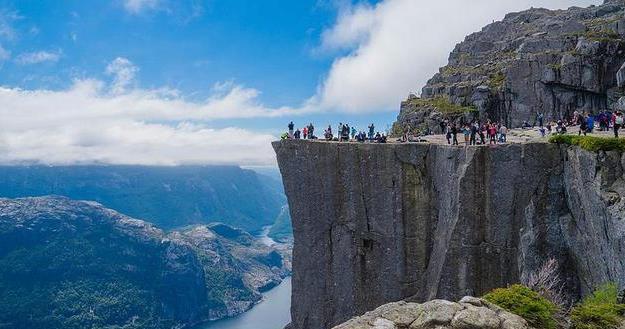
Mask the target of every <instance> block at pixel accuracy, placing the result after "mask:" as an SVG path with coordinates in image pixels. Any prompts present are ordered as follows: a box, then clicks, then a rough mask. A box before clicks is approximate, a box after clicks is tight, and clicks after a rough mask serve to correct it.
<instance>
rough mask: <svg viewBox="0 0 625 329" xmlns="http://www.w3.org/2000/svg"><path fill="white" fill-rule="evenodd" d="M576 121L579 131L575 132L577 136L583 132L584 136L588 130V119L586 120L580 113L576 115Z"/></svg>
mask: <svg viewBox="0 0 625 329" xmlns="http://www.w3.org/2000/svg"><path fill="white" fill-rule="evenodd" d="M577 122H578V123H579V131H578V132H577V136H581V134H584V136H586V132H587V131H588V121H586V119H585V118H584V116H583V115H581V114H580V115H579V116H578V117H577Z"/></svg>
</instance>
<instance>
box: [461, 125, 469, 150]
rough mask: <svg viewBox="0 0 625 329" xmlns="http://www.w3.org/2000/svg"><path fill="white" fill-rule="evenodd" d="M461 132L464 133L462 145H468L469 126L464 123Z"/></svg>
mask: <svg viewBox="0 0 625 329" xmlns="http://www.w3.org/2000/svg"><path fill="white" fill-rule="evenodd" d="M462 134H463V135H464V146H469V143H470V142H471V128H469V126H468V125H464V127H463V128H462Z"/></svg>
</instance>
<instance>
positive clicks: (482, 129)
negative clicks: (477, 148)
mask: <svg viewBox="0 0 625 329" xmlns="http://www.w3.org/2000/svg"><path fill="white" fill-rule="evenodd" d="M485 132H486V125H481V126H480V131H479V134H480V145H486V134H485Z"/></svg>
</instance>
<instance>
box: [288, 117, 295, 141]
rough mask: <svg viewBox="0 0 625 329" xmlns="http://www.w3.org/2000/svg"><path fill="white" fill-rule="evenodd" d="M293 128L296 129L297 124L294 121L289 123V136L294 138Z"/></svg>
mask: <svg viewBox="0 0 625 329" xmlns="http://www.w3.org/2000/svg"><path fill="white" fill-rule="evenodd" d="M293 129H295V124H294V123H293V121H291V122H290V123H289V138H290V139H293Z"/></svg>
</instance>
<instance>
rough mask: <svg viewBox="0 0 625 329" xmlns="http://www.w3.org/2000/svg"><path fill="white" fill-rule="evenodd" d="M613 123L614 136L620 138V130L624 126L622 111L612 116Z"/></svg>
mask: <svg viewBox="0 0 625 329" xmlns="http://www.w3.org/2000/svg"><path fill="white" fill-rule="evenodd" d="M612 124H613V125H614V137H615V138H618V130H619V129H621V127H622V126H623V114H622V113H621V111H616V113H615V114H613V116H612Z"/></svg>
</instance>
